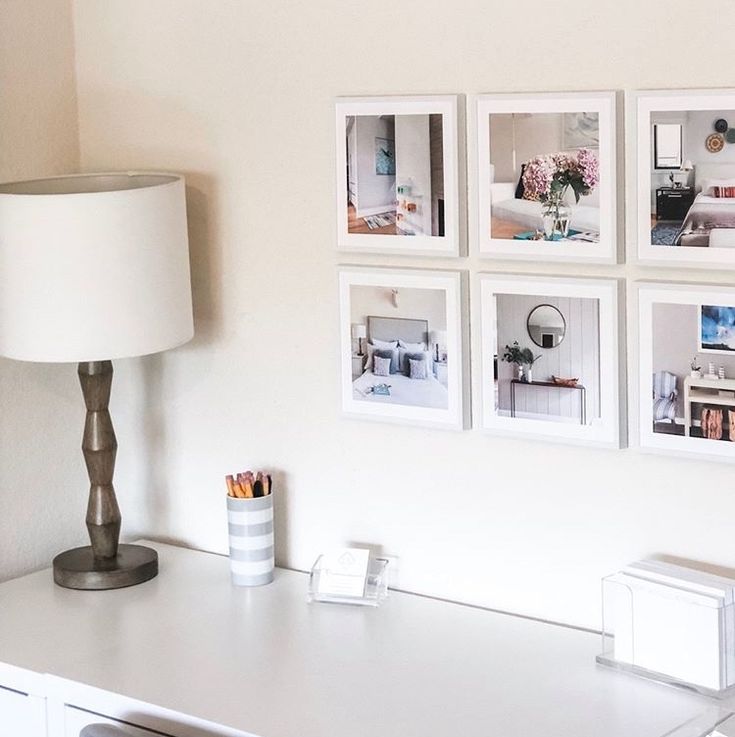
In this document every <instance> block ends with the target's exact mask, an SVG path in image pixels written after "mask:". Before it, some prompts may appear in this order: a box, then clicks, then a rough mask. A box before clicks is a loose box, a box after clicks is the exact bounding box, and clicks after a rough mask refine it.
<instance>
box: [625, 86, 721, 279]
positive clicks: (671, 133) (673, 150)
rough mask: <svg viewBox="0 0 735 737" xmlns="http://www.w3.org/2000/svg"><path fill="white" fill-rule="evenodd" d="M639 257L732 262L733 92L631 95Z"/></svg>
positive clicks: (674, 262) (698, 262) (705, 265)
mask: <svg viewBox="0 0 735 737" xmlns="http://www.w3.org/2000/svg"><path fill="white" fill-rule="evenodd" d="M629 103H630V104H629V108H630V109H631V110H632V115H631V128H630V132H631V134H632V136H633V140H634V141H635V162H634V165H633V166H632V167H631V170H632V171H633V172H634V173H635V180H636V181H635V191H636V208H635V211H636V213H637V217H636V223H637V225H636V230H637V233H636V235H637V238H636V240H637V245H638V259H639V261H641V262H642V263H650V264H668V265H670V266H676V265H686V266H689V267H701V268H708V267H717V266H729V267H731V268H732V267H733V266H735V90H662V91H642V92H635V93H631V96H630V98H629Z"/></svg>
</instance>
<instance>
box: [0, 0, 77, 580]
mask: <svg viewBox="0 0 735 737" xmlns="http://www.w3.org/2000/svg"><path fill="white" fill-rule="evenodd" d="M73 41H74V39H73V32H72V7H71V0H3V1H2V2H0V100H1V102H0V181H11V180H15V179H29V178H32V177H37V176H45V175H49V174H61V173H65V172H70V171H74V170H75V169H77V168H78V166H79V147H78V131H77V108H76V94H75V83H74V47H73ZM39 298H42V297H41V296H40V295H39ZM83 423H84V403H83V402H82V397H81V393H80V390H79V386H78V382H77V378H76V369H75V367H74V366H71V365H44V364H33V363H20V362H17V361H10V360H8V359H4V358H0V580H5V579H8V578H12V577H14V576H18V575H20V574H22V573H25V572H27V571H29V570H33V569H36V568H41V567H44V566H47V565H49V564H50V561H51V557H52V556H53V555H55V554H56V553H58V552H60V551H61V550H63V549H64V548H66V547H69V546H72V545H78V544H81V543H82V542H83V541H84V537H85V535H86V531H85V528H84V514H85V509H86V492H87V489H88V488H89V482H88V481H87V480H86V473H85V471H84V462H83V459H82V455H81V450H80V445H81V437H82V429H83Z"/></svg>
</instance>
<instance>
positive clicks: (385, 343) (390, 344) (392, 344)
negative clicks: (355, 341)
mask: <svg viewBox="0 0 735 737" xmlns="http://www.w3.org/2000/svg"><path fill="white" fill-rule="evenodd" d="M370 345H374V346H375V347H376V348H380V349H382V350H384V351H387V350H390V349H391V348H398V341H397V340H375V339H374V338H373V339H372V340H371V341H370Z"/></svg>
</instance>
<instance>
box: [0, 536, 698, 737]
mask: <svg viewBox="0 0 735 737" xmlns="http://www.w3.org/2000/svg"><path fill="white" fill-rule="evenodd" d="M153 545H154V547H156V548H157V549H158V551H159V553H160V558H161V572H160V575H159V576H158V578H156V579H154V580H153V581H150V582H148V583H145V584H142V585H140V586H136V587H133V588H129V589H121V590H117V591H103V592H80V591H70V590H67V589H62V588H59V587H58V586H55V585H54V584H53V581H52V577H51V572H50V570H46V571H41V572H39V573H35V574H32V575H29V576H25V577H23V578H19V579H16V580H14V581H9V582H7V583H4V584H2V585H0V661H3V662H5V663H8V664H11V665H15V666H18V667H21V668H25V669H28V670H31V671H34V672H37V673H50V674H53V675H55V676H60V677H62V678H67V679H70V680H72V681H78V682H81V683H85V684H89V685H92V686H96V687H98V688H101V689H105V690H108V691H112V692H115V693H119V694H123V695H125V696H129V697H131V698H134V699H139V700H142V701H145V702H149V703H153V704H156V705H159V706H163V707H166V708H169V709H173V710H175V711H179V712H182V713H184V714H189V715H192V716H196V717H200V718H202V719H208V720H211V721H212V722H215V723H218V724H221V725H224V726H229V727H232V728H235V729H239V730H243V731H247V732H250V733H252V734H254V735H258V736H259V737H494V736H496V735H497V737H530V736H531V735H532V736H533V737H536V736H537V735H538V737H661V735H664V734H665V733H666V732H667V731H669V730H671V729H673V728H674V727H676V726H677V725H680V724H682V723H683V722H684V721H686V720H688V719H691V718H692V717H694V716H695V715H696V714H698V713H700V712H702V711H703V710H704V709H706V708H707V707H708V705H709V704H710V703H711V702H709V701H707V700H706V699H704V698H703V697H700V696H695V695H693V694H688V693H684V692H680V691H677V690H674V689H671V688H668V687H666V686H662V685H658V684H655V683H649V682H647V681H644V680H640V679H637V678H634V677H632V676H628V675H626V674H622V673H617V672H613V671H609V670H606V669H605V668H603V667H601V666H597V665H596V664H595V660H594V658H595V655H596V653H597V652H598V650H599V648H600V639H599V636H598V635H595V634H589V633H585V632H580V631H577V630H572V629H567V628H563V627H557V626H554V625H548V624H543V623H538V622H533V621H529V620H526V619H522V618H518V617H513V616H508V615H503V614H496V613H491V612H487V611H482V610H479V609H475V608H471V607H464V606H460V605H457V604H450V603H446V602H440V601H435V600H431V599H426V598H422V597H418V596H413V595H410V594H400V593H395V592H391V596H390V597H389V599H388V600H387V601H386V602H385V603H384V605H383V606H381V607H380V608H378V609H372V608H362V607H349V606H340V605H334V604H307V603H306V587H307V577H306V576H305V575H304V574H302V573H296V572H292V571H285V570H280V569H279V570H277V572H276V580H275V582H274V583H273V584H271V585H269V586H265V587H262V588H257V589H243V588H234V587H232V586H231V585H230V582H229V563H228V560H227V558H226V557H223V556H218V555H212V554H208V553H201V552H196V551H192V550H186V549H183V548H177V547H172V546H168V545H160V544H157V543H156V544H153Z"/></svg>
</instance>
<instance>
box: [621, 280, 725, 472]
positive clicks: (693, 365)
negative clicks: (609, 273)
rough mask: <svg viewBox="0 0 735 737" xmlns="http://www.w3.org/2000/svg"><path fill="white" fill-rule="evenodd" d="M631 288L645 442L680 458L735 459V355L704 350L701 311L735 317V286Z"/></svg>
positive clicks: (641, 433)
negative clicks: (716, 310) (673, 327)
mask: <svg viewBox="0 0 735 737" xmlns="http://www.w3.org/2000/svg"><path fill="white" fill-rule="evenodd" d="M631 289H632V294H633V302H634V304H635V307H636V312H637V321H636V322H637V333H638V335H637V341H636V342H637V382H636V395H635V397H634V403H635V404H636V405H637V410H636V413H635V415H636V417H637V420H638V426H637V442H638V445H639V446H640V448H641V449H642V450H645V451H652V452H662V453H666V454H671V455H677V456H680V457H681V456H682V455H688V456H697V457H706V458H710V459H718V460H724V461H730V462H733V461H735V351H733V352H732V354H730V355H727V353H728V352H723V351H707V350H703V349H702V327H703V324H702V323H703V320H702V308H703V307H713V306H715V307H718V308H719V309H721V310H724V311H726V312H732V314H735V288H733V287H727V286H718V285H712V284H710V285H703V284H699V285H698V284H677V283H662V282H646V281H640V282H636V283H635V284H633V285H632V287H631ZM723 314H724V312H723ZM706 319H707V318H706ZM671 324H676V330H675V331H671V330H670V329H669V328H670V325H671ZM728 327H729V320H728ZM705 330H706V333H707V334H708V335H712V334H713V333H712V332H711V330H710V328H709V327H707V328H706V329H705ZM728 332H729V331H728ZM723 374H724V378H723Z"/></svg>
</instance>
